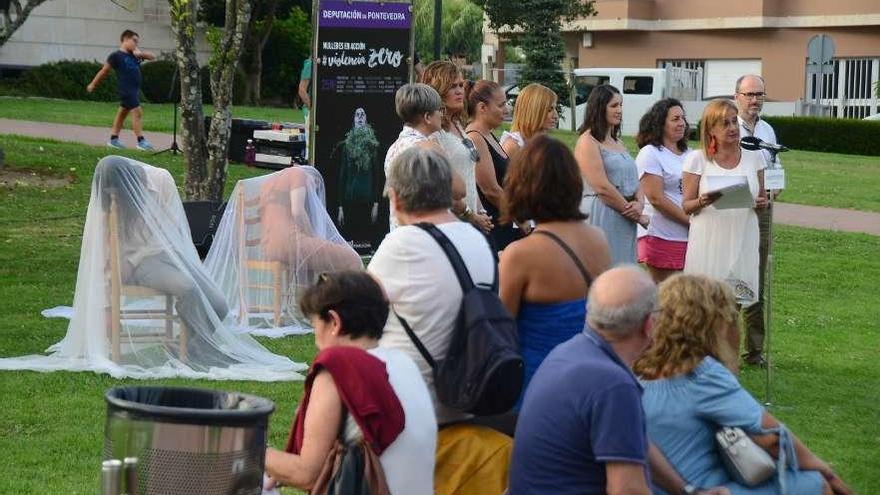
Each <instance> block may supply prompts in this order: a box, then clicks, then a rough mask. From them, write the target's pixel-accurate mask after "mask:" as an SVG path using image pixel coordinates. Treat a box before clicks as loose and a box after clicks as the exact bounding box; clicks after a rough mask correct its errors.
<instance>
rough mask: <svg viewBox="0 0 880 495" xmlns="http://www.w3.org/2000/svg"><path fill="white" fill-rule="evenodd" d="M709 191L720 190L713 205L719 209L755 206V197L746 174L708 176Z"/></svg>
mask: <svg viewBox="0 0 880 495" xmlns="http://www.w3.org/2000/svg"><path fill="white" fill-rule="evenodd" d="M706 180H707V186H708V187H707V188H708V189H709V190H708V191H707V193H713V192H720V193H721V197H720V198H718V199H716V200H715V202H714V203H712V206H714V207H715V208H716V209H718V210H726V209H731V208H754V207H755V199H754V198H753V197H752V192H751V191H750V190H749V181H748V179H746V177H745V176H744V175H717V176H709V177H707V178H706Z"/></svg>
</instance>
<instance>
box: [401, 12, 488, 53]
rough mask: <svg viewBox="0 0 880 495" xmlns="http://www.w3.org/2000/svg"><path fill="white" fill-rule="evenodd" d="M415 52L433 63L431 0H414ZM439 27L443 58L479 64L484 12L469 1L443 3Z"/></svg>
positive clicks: (432, 13) (432, 14)
mask: <svg viewBox="0 0 880 495" xmlns="http://www.w3.org/2000/svg"><path fill="white" fill-rule="evenodd" d="M413 3H414V5H413V30H414V31H415V45H416V46H415V49H416V53H418V55H419V57H420V58H421V59H422V60H423V61H425V62H428V61H430V60H433V59H434V0H414V2H413ZM442 14H443V19H442V24H441V33H442V38H441V39H442V43H443V46H442V50H441V51H442V54H443V55H445V56H453V55H455V56H462V57H464V58H465V59H467V60H468V61H469V62H473V61H475V60H479V58H480V46H481V45H482V44H483V9H481V8H480V7H478V6H477V5H475V4H474V3H473V2H470V1H468V0H444V1H443V12H442Z"/></svg>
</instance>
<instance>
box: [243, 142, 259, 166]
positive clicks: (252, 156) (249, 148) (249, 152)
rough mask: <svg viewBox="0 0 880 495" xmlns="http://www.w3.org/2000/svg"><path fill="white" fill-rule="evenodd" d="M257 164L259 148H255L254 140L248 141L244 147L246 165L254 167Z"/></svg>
mask: <svg viewBox="0 0 880 495" xmlns="http://www.w3.org/2000/svg"><path fill="white" fill-rule="evenodd" d="M256 162H257V148H256V146H254V140H253V139H248V140H247V144H245V145H244V163H245V165H247V166H248V167H253V166H254V165H255V164H256Z"/></svg>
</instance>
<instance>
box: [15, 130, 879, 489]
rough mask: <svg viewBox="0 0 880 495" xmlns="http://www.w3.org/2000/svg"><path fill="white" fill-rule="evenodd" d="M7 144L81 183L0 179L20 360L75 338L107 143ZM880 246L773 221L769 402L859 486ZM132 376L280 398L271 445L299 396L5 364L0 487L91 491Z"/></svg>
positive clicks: (287, 387)
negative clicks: (70, 328) (64, 309)
mask: <svg viewBox="0 0 880 495" xmlns="http://www.w3.org/2000/svg"><path fill="white" fill-rule="evenodd" d="M0 146H2V147H3V148H4V149H5V151H6V155H7V164H8V165H7V166H8V167H9V168H14V169H27V170H31V171H34V173H37V174H38V175H40V176H42V175H43V174H48V175H50V176H55V177H61V178H63V177H67V176H70V177H71V178H73V179H74V182H73V183H71V184H70V185H67V186H65V187H59V188H54V189H48V188H42V187H31V186H26V185H20V186H15V187H0V198H2V199H0V312H2V314H3V315H4V317H3V319H2V322H0V355H2V356H18V355H24V354H33V353H39V352H41V351H42V350H44V349H45V348H46V347H47V346H49V345H50V344H52V343H55V342H57V341H58V340H60V339H61V338H62V337H63V336H64V334H65V331H66V326H67V324H66V321H65V320H47V319H44V318H42V317H41V316H40V314H39V312H40V310H42V309H44V308H48V307H51V306H55V305H58V304H70V303H71V301H72V297H73V292H74V284H75V281H76V268H77V262H78V259H79V248H80V241H81V232H82V226H83V222H84V217H85V210H86V205H87V202H88V195H89V187H90V181H91V175H92V170H93V168H94V164H95V163H96V161H97V160H98V159H99V158H100V157H102V156H104V155H105V154H106V150H104V149H101V148H93V147H88V146H82V145H77V144H67V143H56V142H51V141H45V140H35V139H27V138H17V137H15V138H14V137H9V136H0ZM40 146H42V151H37V150H39V147H40ZM123 153H125V152H123ZM128 154H130V156H132V157H135V158H138V157H140V158H143V155H142V154H138V153H137V152H134V151H129V152H128ZM153 163H154V164H156V165H160V166H164V167H167V168H168V169H169V170H170V171H171V172H172V174H173V175H174V176H175V178H176V179H177V181H178V184H180V183H181V182H182V173H183V167H182V159H181V158H180V157H172V156H169V155H161V156H160V157H159V158H158V159H156V160H153ZM257 173H261V172H260V171H256V170H252V169H246V168H244V167H241V166H235V165H233V166H232V167H230V182H229V185H228V186H229V187H228V190H229V189H231V187H232V185H233V184H234V181H235V180H236V179H239V178H243V177H245V176H250V175H254V174H257ZM228 190H227V192H228ZM878 252H880V237H872V236H867V235H859V234H841V233H831V232H822V231H814V230H808V229H798V228H785V227H781V228H779V229H777V230H776V253H777V269H776V275H775V278H776V284H775V288H776V289H775V299H774V313H773V316H774V326H773V332H774V333H773V348H774V350H775V354H774V356H773V361H774V364H775V366H776V367H775V370H774V382H773V383H774V388H773V391H774V394H773V402H774V404H775V405H774V406H773V407H772V408H771V410H772V412H773V413H774V414H776V415H777V417H779V418H780V419H781V420H782V421H784V422H785V423H786V424H788V425H789V426H790V427H791V428H792V429H793V431H795V432H796V433H797V434H798V435H799V436H800V437H801V438H802V439H803V440H804V441H805V442H806V444H807V445H808V446H810V447H811V448H812V449H813V450H814V451H815V452H816V453H817V454H819V455H820V456H822V457H823V458H825V459H826V460H828V461H829V462H831V463H832V464H833V465H834V466H835V468H836V469H837V470H838V472H839V474H840V475H841V476H842V477H843V478H844V479H845V480H847V482H849V483H850V484H851V486H852V487H853V488H854V489H855V490H856V491H857V492H858V493H862V494H871V493H877V492H878V491H880V450H878V445H880V408H878V406H877V401H878V398H880V393H878V388H877V386H878V383H880V366H878V365H877V361H878V359H880V340H878V331H880V323H878V322H880V308H878V305H877V297H876V282H877V280H880V261H878V259H877V253H878ZM262 342H264V343H265V344H266V345H267V346H268V347H269V348H270V349H271V350H273V351H275V352H278V353H283V354H286V355H289V356H291V357H292V358H294V359H296V360H298V361H307V360H309V359H310V358H311V356H312V355H313V354H314V346H313V343H312V339H311V337H308V336H304V337H289V338H284V339H277V340H265V339H264V340H262ZM763 376H764V375H763V373H762V372H760V371H757V370H751V369H747V370H745V371H744V373H743V376H742V379H743V382H744V384H745V385H746V386H747V387H748V388H749V390H751V391H752V392H753V394H754V395H755V396H756V397H757V398H758V399H759V400H763V396H764V387H763V383H764V381H763ZM122 383H143V384H146V383H164V384H182V385H187V386H200V387H212V388H222V389H227V390H238V391H242V392H249V393H254V394H257V395H262V396H265V397H268V398H270V399H271V400H273V401H275V403H276V405H277V413H276V414H274V415H273V416H272V420H271V426H270V443H271V444H272V445H274V446H281V445H283V443H284V439H285V438H286V435H287V431H288V429H289V426H290V420H291V417H292V414H293V411H294V407H295V404H296V403H297V401H298V400H299V397H300V395H301V392H302V385H301V383H299V382H296V383H290V382H287V383H275V384H264V383H255V382H203V381H199V382H196V381H185V380H163V381H158V382H146V381H142V382H135V381H131V380H127V381H120V380H115V379H113V378H110V377H107V376H104V375H96V374H92V373H66V372H58V373H49V374H41V373H33V372H2V373H0V397H2V398H3V399H4V403H5V404H6V406H5V407H4V411H3V413H2V414H0V452H2V454H0V493H67V494H91V493H94V492H95V489H96V487H97V482H98V477H99V466H100V460H101V451H102V445H103V429H104V418H105V405H104V402H103V398H102V396H103V393H104V391H105V390H106V389H108V388H110V387H112V386H115V385H119V384H122Z"/></svg>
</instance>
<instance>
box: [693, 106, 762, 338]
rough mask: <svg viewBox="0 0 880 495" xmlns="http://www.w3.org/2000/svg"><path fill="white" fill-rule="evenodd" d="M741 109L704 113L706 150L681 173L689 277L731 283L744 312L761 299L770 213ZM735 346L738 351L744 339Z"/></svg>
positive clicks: (715, 108) (759, 158)
mask: <svg viewBox="0 0 880 495" xmlns="http://www.w3.org/2000/svg"><path fill="white" fill-rule="evenodd" d="M736 115H737V110H736V106H734V104H733V103H732V102H730V101H728V100H721V99H718V100H713V101H712V102H711V103H709V105H707V106H706V109H705V111H703V118H702V121H701V124H700V141H701V148H702V149H700V150H696V151H694V152H693V153H691V154H690V155H689V156H688V158H687V159H686V160H685V163H684V167H683V169H682V171H683V173H682V186H683V190H684V201H683V202H682V207H683V209H684V211H685V213H687V214H689V215H691V225H690V232H689V235H688V248H687V255H686V257H685V264H684V271H685V273H700V274H704V275H709V276H711V277H714V278H716V279H719V280H723V281H725V282H727V283H728V284H729V285H730V286H731V288H732V289H733V292H734V295H735V296H736V300H737V302H738V303H739V304H741V305H743V306H749V305H751V304H753V303H755V302H756V301H757V296H758V216H757V215H756V214H755V209H756V208H766V207H767V197H766V195H765V192H764V171H763V169H764V160H763V158H762V155H761V153H760V152H756V151H747V150H743V149H741V148H740V146H739V125H738V123H737V119H736ZM736 338H737V340H736V341H735V343H734V342H732V344H733V345H735V347H734V349H736V348H737V347H738V345H739V340H738V338H739V336H738V335H737V336H736Z"/></svg>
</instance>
